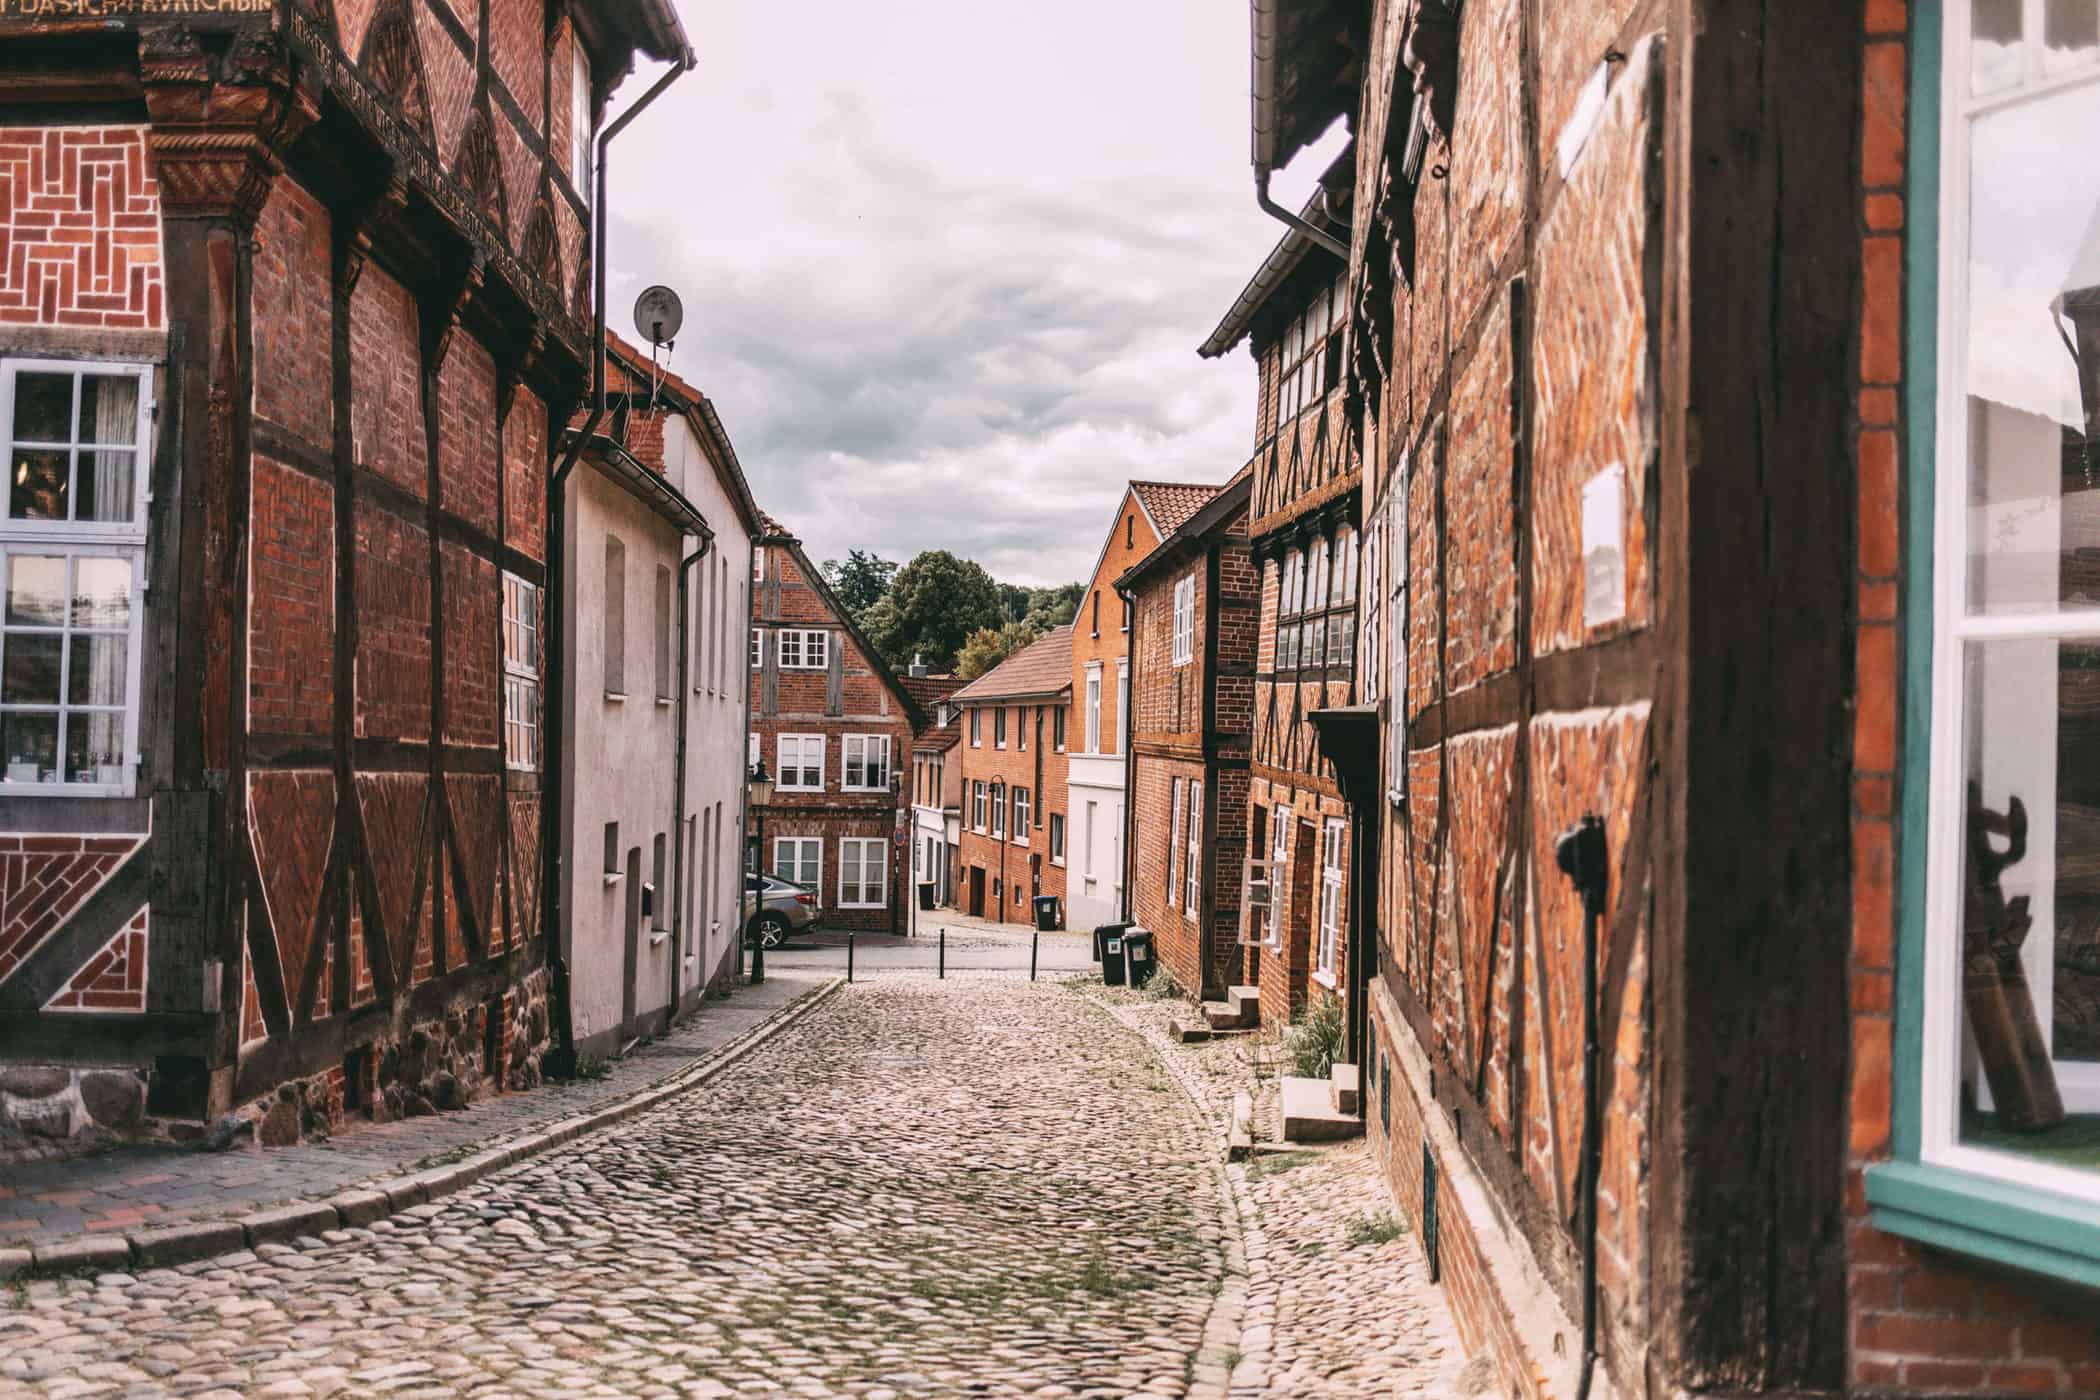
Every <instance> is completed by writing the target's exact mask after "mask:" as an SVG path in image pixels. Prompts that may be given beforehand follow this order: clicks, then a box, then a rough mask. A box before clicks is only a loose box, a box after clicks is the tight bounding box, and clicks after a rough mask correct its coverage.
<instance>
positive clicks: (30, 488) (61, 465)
mask: <svg viewBox="0 0 2100 1400" xmlns="http://www.w3.org/2000/svg"><path fill="white" fill-rule="evenodd" d="M71 457H72V454H71V453H70V452H67V451H62V450H54V449H50V448H21V447H18V448H16V449H15V470H14V476H13V477H12V478H10V485H9V487H8V492H7V511H8V514H10V515H12V516H13V517H14V518H15V519H17V520H64V519H65V518H66V473H67V472H68V471H70V470H71V467H70V466H69V462H70V459H71Z"/></svg>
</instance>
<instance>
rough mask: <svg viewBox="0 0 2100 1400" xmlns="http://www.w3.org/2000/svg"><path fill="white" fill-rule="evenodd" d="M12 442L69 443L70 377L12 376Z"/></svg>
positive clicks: (29, 372)
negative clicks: (13, 395)
mask: <svg viewBox="0 0 2100 1400" xmlns="http://www.w3.org/2000/svg"><path fill="white" fill-rule="evenodd" d="M14 439H15V441H16V442H71V441H72V440H73V376H72V375H70V374H50V373H46V372H44V371H41V370H23V371H22V372H21V373H20V374H18V375H16V376H15V426H14Z"/></svg>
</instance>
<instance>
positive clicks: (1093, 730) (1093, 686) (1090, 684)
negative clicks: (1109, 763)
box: [1086, 665, 1101, 753]
mask: <svg viewBox="0 0 2100 1400" xmlns="http://www.w3.org/2000/svg"><path fill="white" fill-rule="evenodd" d="M1086 751H1087V752H1088V753H1099V752H1101V668H1100V667H1099V666H1098V665H1092V666H1088V667H1087V671H1086Z"/></svg>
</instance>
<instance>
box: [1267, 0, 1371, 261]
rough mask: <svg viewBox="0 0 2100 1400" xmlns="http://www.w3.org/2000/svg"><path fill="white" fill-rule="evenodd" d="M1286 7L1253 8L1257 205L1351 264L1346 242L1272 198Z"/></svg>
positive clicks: (1275, 2)
mask: <svg viewBox="0 0 2100 1400" xmlns="http://www.w3.org/2000/svg"><path fill="white" fill-rule="evenodd" d="M1282 5H1283V0H1252V4H1251V6H1250V18H1251V22H1252V26H1253V30H1254V33H1253V43H1252V46H1251V47H1252V49H1253V52H1254V202H1255V203H1256V204H1258V205H1260V206H1261V209H1262V212H1263V213H1265V214H1267V215H1269V216H1270V217H1271V218H1274V219H1279V220H1281V221H1282V222H1283V223H1285V224H1287V225H1289V226H1290V227H1291V228H1292V229H1293V230H1295V231H1296V232H1297V233H1298V234H1300V235H1301V236H1303V237H1305V238H1308V239H1311V240H1312V241H1313V242H1314V243H1317V244H1319V245H1320V246H1321V247H1322V248H1325V249H1326V250H1327V251H1328V252H1330V253H1332V254H1334V255H1335V256H1336V257H1338V258H1340V259H1341V260H1342V261H1343V262H1347V261H1349V247H1348V245H1347V244H1346V243H1343V242H1341V241H1340V240H1338V239H1336V238H1335V237H1333V236H1332V235H1331V234H1328V233H1325V232H1323V231H1321V230H1320V229H1317V228H1314V227H1313V226H1312V225H1311V224H1309V223H1307V222H1306V221H1305V220H1304V219H1302V218H1300V217H1298V216H1297V215H1296V214H1293V213H1291V212H1290V210H1288V209H1285V208H1284V207H1283V206H1282V205H1280V204H1278V203H1277V202H1276V201H1275V200H1273V199H1271V198H1269V176H1270V175H1271V174H1273V173H1274V172H1275V170H1276V136H1277V130H1278V128H1279V127H1280V126H1281V124H1282V120H1283V119H1282V116H1281V114H1280V113H1279V112H1278V111H1277V105H1276V61H1277V59H1278V57H1279V56H1280V52H1281V49H1282V46H1283V40H1282V38H1281V36H1280V35H1279V34H1278V32H1277V31H1278V17H1279V13H1280V11H1281V9H1282Z"/></svg>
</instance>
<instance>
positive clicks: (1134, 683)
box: [1116, 587, 1143, 923]
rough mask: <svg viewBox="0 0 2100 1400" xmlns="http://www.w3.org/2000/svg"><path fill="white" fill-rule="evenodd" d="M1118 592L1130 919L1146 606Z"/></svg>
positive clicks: (1125, 911) (1125, 910) (1125, 917)
mask: <svg viewBox="0 0 2100 1400" xmlns="http://www.w3.org/2000/svg"><path fill="white" fill-rule="evenodd" d="M1116 593H1117V596H1119V597H1121V598H1122V599H1123V600H1124V602H1126V603H1127V604H1129V606H1130V638H1129V640H1127V641H1126V642H1124V644H1123V649H1124V651H1125V652H1127V653H1128V654H1129V657H1130V677H1129V684H1127V685H1125V686H1124V687H1123V694H1122V696H1121V697H1120V699H1121V701H1122V704H1123V709H1124V711H1125V713H1124V714H1123V715H1122V716H1121V719H1122V721H1123V899H1122V905H1123V907H1122V909H1121V910H1119V911H1118V912H1117V915H1116V917H1117V918H1118V919H1120V920H1121V921H1122V922H1124V923H1129V922H1130V921H1131V919H1132V917H1133V913H1132V903H1131V901H1132V900H1133V899H1134V898H1135V895H1134V893H1133V892H1134V891H1135V890H1136V889H1137V840H1136V836H1137V776H1138V773H1137V769H1138V762H1137V732H1138V728H1137V693H1138V619H1139V617H1140V616H1141V615H1142V613H1143V609H1141V608H1139V607H1138V605H1137V599H1136V598H1135V597H1133V596H1132V595H1131V594H1129V593H1127V592H1125V591H1124V590H1123V589H1122V588H1120V587H1119V588H1117V589H1116Z"/></svg>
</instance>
